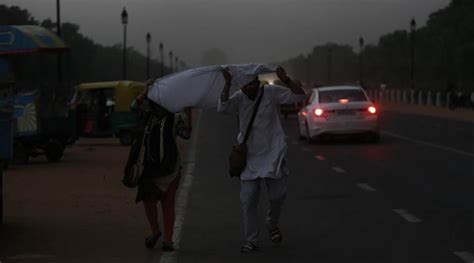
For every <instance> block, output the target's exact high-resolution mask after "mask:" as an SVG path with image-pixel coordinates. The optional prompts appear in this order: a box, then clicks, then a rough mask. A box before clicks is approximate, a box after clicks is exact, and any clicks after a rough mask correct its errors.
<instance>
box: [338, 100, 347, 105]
mask: <svg viewBox="0 0 474 263" xmlns="http://www.w3.org/2000/svg"><path fill="white" fill-rule="evenodd" d="M348 102H349V100H348V99H340V100H339V103H341V104H346V103H348Z"/></svg>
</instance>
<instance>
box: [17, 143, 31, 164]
mask: <svg viewBox="0 0 474 263" xmlns="http://www.w3.org/2000/svg"><path fill="white" fill-rule="evenodd" d="M29 160H30V151H29V149H28V147H27V146H26V145H24V143H23V142H21V141H15V143H14V144H13V163H15V164H27V163H28V161H29Z"/></svg>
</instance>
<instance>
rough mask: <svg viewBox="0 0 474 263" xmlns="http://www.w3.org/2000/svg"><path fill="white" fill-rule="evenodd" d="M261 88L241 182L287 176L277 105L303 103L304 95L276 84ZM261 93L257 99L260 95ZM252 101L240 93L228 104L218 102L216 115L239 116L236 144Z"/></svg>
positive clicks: (247, 117)
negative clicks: (236, 114) (261, 93)
mask: <svg viewBox="0 0 474 263" xmlns="http://www.w3.org/2000/svg"><path fill="white" fill-rule="evenodd" d="M264 89H265V91H264V93H263V98H262V102H261V103H260V107H259V108H258V112H257V116H256V118H255V122H254V124H253V128H252V131H251V133H250V136H249V139H248V141H247V146H248V159H247V167H246V168H245V170H244V171H243V173H242V175H241V180H254V179H256V178H259V177H260V178H274V179H279V178H281V177H282V176H283V174H288V169H287V167H286V150H287V144H286V137H285V133H284V132H283V128H282V127H281V122H280V117H279V116H280V114H279V105H280V104H292V103H297V102H300V101H303V100H304V99H305V98H306V95H305V94H294V93H293V92H292V91H291V89H289V88H285V87H281V86H277V85H265V87H264ZM260 92H261V91H260ZM260 92H259V94H258V95H257V97H258V96H260ZM255 102H256V99H255V100H251V99H249V98H248V97H247V95H245V94H244V93H243V92H242V91H240V90H239V91H237V92H235V93H234V94H233V95H232V96H231V97H230V98H229V100H228V101H226V102H222V101H219V105H218V107H217V111H218V112H223V113H228V114H232V113H238V115H239V134H238V136H237V141H238V143H242V141H243V140H244V136H245V132H246V129H247V126H248V124H249V122H250V118H251V116H252V113H253V109H254V105H255Z"/></svg>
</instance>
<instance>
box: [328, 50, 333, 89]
mask: <svg viewBox="0 0 474 263" xmlns="http://www.w3.org/2000/svg"><path fill="white" fill-rule="evenodd" d="M331 60H332V48H331V47H328V53H327V67H328V85H329V84H331V62H332V61H331Z"/></svg>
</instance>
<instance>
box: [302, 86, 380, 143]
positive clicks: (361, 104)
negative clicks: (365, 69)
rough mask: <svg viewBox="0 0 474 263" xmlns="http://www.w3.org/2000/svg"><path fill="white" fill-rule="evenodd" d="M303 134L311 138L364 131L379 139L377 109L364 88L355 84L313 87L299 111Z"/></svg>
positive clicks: (365, 133) (373, 138)
mask: <svg viewBox="0 0 474 263" xmlns="http://www.w3.org/2000/svg"><path fill="white" fill-rule="evenodd" d="M298 122H299V130H300V137H301V138H306V139H307V140H308V142H310V141H311V140H313V139H316V138H319V137H322V136H326V135H339V134H363V135H367V136H368V137H367V138H369V139H370V140H371V141H374V142H375V141H378V139H379V125H378V109H377V108H376V106H375V105H374V103H372V101H370V99H369V97H368V96H367V94H366V93H365V91H364V89H362V88H361V87H356V86H334V87H320V88H315V89H313V90H312V93H311V96H310V97H309V98H308V99H307V101H306V103H305V106H304V107H303V108H302V109H301V110H300V111H299V112H298Z"/></svg>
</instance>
